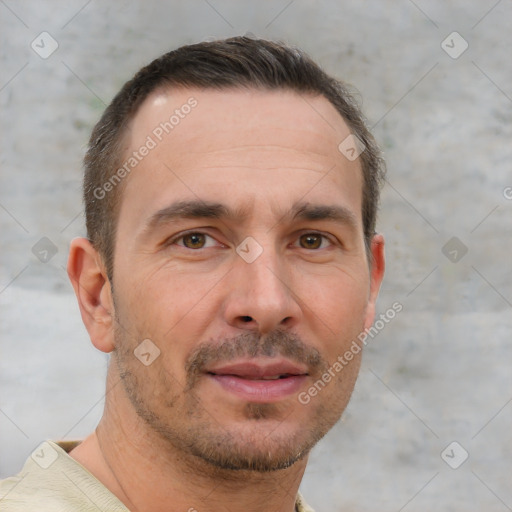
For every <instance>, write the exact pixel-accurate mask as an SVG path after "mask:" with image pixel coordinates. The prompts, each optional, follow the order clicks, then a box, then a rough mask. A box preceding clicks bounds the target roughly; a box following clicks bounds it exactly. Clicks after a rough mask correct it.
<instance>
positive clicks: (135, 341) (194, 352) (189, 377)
mask: <svg viewBox="0 0 512 512" xmlns="http://www.w3.org/2000/svg"><path fill="white" fill-rule="evenodd" d="M190 97H194V98H195V100H196V101H197V105H196V106H195V107H194V108H192V109H190V113H188V114H187V115H185V116H183V118H181V117H180V121H179V123H178V124H176V125H175V126H174V128H173V129H172V131H170V133H169V134H166V133H165V132H163V134H162V133H160V132H159V131H158V129H157V127H158V126H159V125H160V123H162V122H165V121H168V120H169V117H170V116H171V115H172V114H173V113H174V111H175V109H179V108H180V107H181V106H182V105H184V104H186V103H187V100H188V99H189V98H190ZM184 110H187V111H188V110H189V109H184ZM155 129H157V131H156V132H155ZM155 133H158V134H160V136H161V139H162V140H161V141H159V140H158V137H157V136H155ZM349 133H350V132H349V129H348V127H347V125H346V124H345V123H344V121H343V120H342V119H341V117H340V116H339V114H338V113H337V112H336V110H335V109H334V107H332V105H331V104H330V103H329V102H328V101H327V100H326V99H325V98H323V97H315V98H313V97H309V96H308V97H304V98H302V97H301V96H299V95H297V94H294V93H292V92H283V91H281V92H261V91H259V92H258V91H222V92H218V91H199V90H192V89H189V90H181V91H172V92H159V93H155V94H153V95H152V96H151V97H150V98H149V99H148V100H146V102H145V103H144V104H143V106H142V107H141V109H140V110H139V112H138V113H137V115H136V117H135V119H134V121H133V123H132V124H131V129H130V131H129V133H128V136H127V138H126V142H127V149H126V155H127V156H129V155H131V153H132V152H133V151H136V150H138V148H140V147H141V146H142V145H144V144H147V141H148V136H150V137H151V138H152V139H153V140H154V141H155V143H156V147H154V148H152V149H151V150H150V151H149V152H148V154H147V155H146V156H145V157H144V158H143V159H142V160H141V161H140V163H138V165H137V166H136V168H135V169H134V170H133V171H132V172H131V174H130V175H129V177H128V178H126V183H125V185H126V187H125V189H124V190H123V195H122V203H121V208H120V212H119V221H118V231H117V238H116V247H115V256H114V277H113V284H114V292H115V294H114V300H115V309H116V311H115V314H116V319H117V322H118V327H117V329H116V350H115V352H114V357H115V364H116V368H117V369H118V371H119V372H120V373H121V375H122V376H123V385H124V387H125V390H126V392H127V394H128V396H129V398H130V401H131V403H132V405H133V407H134V410H135V411H136V413H137V414H138V415H139V416H140V417H141V418H143V419H144V420H145V421H146V423H147V424H148V425H149V426H150V427H151V428H152V429H154V431H155V432H158V435H159V436H160V439H162V441H165V442H168V443H171V445H172V446H174V447H175V448H178V449H180V450H185V451H186V452H188V453H192V454H194V455H197V456H199V457H201V458H202V459H203V460H206V461H209V462H211V463H212V464H214V465H216V466H219V467H225V468H237V469H256V470H260V471H268V470H272V469H278V468H284V467H287V466H288V465H290V464H291V463H293V462H295V461H296V460H298V459H300V458H302V457H303V456H305V455H306V454H307V452H308V451H309V450H310V449H311V447H312V446H313V445H314V444H315V443H316V441H318V439H320V438H321V437H322V436H323V435H324V434H325V433H326V432H327V431H328V430H329V429H330V428H331V427H332V426H333V425H334V423H335V422H336V421H337V420H338V419H339V417H340V415H341V413H342V411H343V410H344V408H345V407H346V405H347V403H348V400H349V398H350V395H351V392H352V390H353V387H354V383H355V380H356V376H357V373H358V369H359V364H360V354H358V355H356V356H355V357H354V359H353V360H352V361H351V363H350V364H349V365H347V366H345V367H344V368H343V370H342V371H339V372H336V373H335V378H333V379H330V382H329V383H328V384H327V385H326V386H325V387H323V388H322V389H321V391H319V392H318V393H317V395H316V396H314V397H312V398H311V400H310V401H309V403H307V404H304V403H301V402H304V401H303V400H302V401H300V400H299V399H298V398H299V395H300V394H301V393H304V392H305V391H307V390H308V389H309V388H310V387H311V386H312V385H313V384H314V383H315V382H316V381H318V379H320V378H321V376H322V374H323V373H324V372H325V371H326V370H327V369H329V367H330V366H331V365H332V363H333V362H334V361H336V359H337V358H338V356H341V355H343V354H344V353H345V352H346V350H347V349H348V348H349V347H350V345H351V343H352V341H353V340H355V339H356V338H357V336H358V334H359V333H360V332H361V331H362V330H363V329H364V328H365V327H368V326H369V325H370V323H371V322H372V316H373V307H372V306H373V301H374V299H375V295H376V292H372V293H371V291H370V271H369V268H368V262H367V255H366V253H365V246H364V237H363V226H362V219H361V201H362V174H361V168H360V163H359V162H358V160H355V161H353V162H351V161H349V160H348V159H346V158H345V157H344V156H343V155H342V154H341V153H340V152H339V150H338V144H339V143H340V142H341V141H343V140H344V139H345V138H346V137H347V136H348V135H349ZM149 145H151V146H152V144H149ZM248 237H250V238H249V239H247V238H248ZM377 288H378V286H377ZM148 339H149V340H151V343H152V344H154V345H155V346H156V347H158V349H159V350H160V351H161V352H160V355H159V357H157V358H156V359H155V360H154V361H153V362H151V364H149V365H148V366H146V365H145V364H142V362H141V361H139V359H138V358H137V357H135V355H134V349H136V347H137V346H138V345H139V344H140V343H141V342H142V341H143V340H148ZM147 343H148V342H146V344H147ZM147 346H152V345H151V344H150V345H144V347H147ZM149 352H150V353H152V352H151V350H150V351H149ZM145 357H146V359H148V360H149V359H152V357H153V356H152V355H150V356H145Z"/></svg>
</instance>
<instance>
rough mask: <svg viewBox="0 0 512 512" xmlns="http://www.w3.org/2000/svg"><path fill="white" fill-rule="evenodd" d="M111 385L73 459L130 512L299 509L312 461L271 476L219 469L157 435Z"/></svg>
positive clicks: (119, 390) (304, 461)
mask: <svg viewBox="0 0 512 512" xmlns="http://www.w3.org/2000/svg"><path fill="white" fill-rule="evenodd" d="M108 380H109V381H110V380H111V376H109V379H108ZM111 384H112V383H111V382H108V389H110V392H109V393H108V394H107V402H106V405H105V413H104V415H103V418H102V420H101V422H100V424H99V425H98V427H97V429H96V431H95V432H94V433H93V434H91V435H90V436H89V437H87V438H86V439H85V440H84V441H83V442H82V443H81V444H80V445H79V446H78V447H77V448H75V449H74V450H73V451H72V452H71V453H70V455H71V456H72V457H73V458H74V459H75V460H77V461H78V462H79V463H80V464H82V465H83V466H84V467H85V468H86V469H87V470H88V471H89V472H91V473H92V474H93V475H94V476H95V477H96V478H97V479H98V480H99V481H100V482H101V483H103V485H105V487H107V488H108V489H109V490H110V491H111V492H112V493H113V494H114V495H116V496H117V498H118V499H119V500H120V501H121V502H123V503H124V504H125V506H126V507H127V508H128V509H129V510H130V511H131V512H142V511H144V512H164V511H165V512H178V511H180V512H183V511H185V510H186V511H190V512H193V511H194V510H198V511H201V512H210V511H211V512H213V511H216V512H218V511H222V510H226V511H228V510H233V507H234V508H236V509H238V510H244V511H247V512H256V511H261V510H275V511H278V512H293V511H294V510H295V499H296V495H297V491H298V488H299V484H300V481H301V479H302V476H303V474H304V470H305V468H306V463H307V457H306V458H304V459H302V460H300V461H298V462H296V463H295V464H294V465H293V466H291V467H290V468H287V469H283V470H278V471H272V472H268V473H260V472H255V471H235V470H229V469H222V468H217V467H214V466H212V465H211V464H210V463H208V462H206V461H203V460H202V459H200V458H199V457H196V456H194V455H192V454H190V453H185V452H183V451H182V450H180V449H178V448H176V447H175V446H174V445H172V444H171V443H170V442H169V441H168V440H164V439H163V438H162V437H161V436H160V435H159V434H158V433H156V432H154V431H152V429H151V428H150V427H148V425H147V424H146V423H145V422H144V421H143V420H141V419H140V418H139V417H138V416H137V414H136V413H135V411H134V410H133V408H132V406H131V403H130V402H129V400H128V398H127V397H126V395H125V393H124V390H123V389H122V387H123V386H122V384H121V385H120V386H117V385H115V383H114V386H112V385H111Z"/></svg>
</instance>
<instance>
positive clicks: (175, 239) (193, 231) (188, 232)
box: [162, 228, 225, 251]
mask: <svg viewBox="0 0 512 512" xmlns="http://www.w3.org/2000/svg"><path fill="white" fill-rule="evenodd" d="M196 233H197V234H198V235H204V236H205V237H209V238H211V239H212V240H215V242H217V244H219V245H222V246H225V244H223V243H222V242H219V241H218V240H217V239H216V238H215V237H214V236H213V235H210V234H209V233H208V232H206V231H204V228H203V229H188V230H186V231H180V232H179V233H177V234H176V235H173V236H172V237H170V238H167V239H166V240H165V241H164V242H163V243H162V246H166V247H168V246H171V245H174V244H176V242H178V241H179V240H181V239H182V238H185V237H186V236H187V235H192V234H196ZM178 246H179V247H184V248H185V249H190V248H189V247H186V246H185V245H178ZM209 248H210V247H200V248H199V249H190V250H192V251H200V250H201V249H209Z"/></svg>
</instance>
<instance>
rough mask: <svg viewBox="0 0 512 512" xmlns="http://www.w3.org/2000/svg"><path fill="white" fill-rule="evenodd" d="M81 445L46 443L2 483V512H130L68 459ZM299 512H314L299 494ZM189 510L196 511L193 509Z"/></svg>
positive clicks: (297, 503)
mask: <svg viewBox="0 0 512 512" xmlns="http://www.w3.org/2000/svg"><path fill="white" fill-rule="evenodd" d="M79 443H80V441H60V442H56V443H54V442H52V441H45V442H44V443H42V444H41V445H40V446H39V447H38V448H36V450H35V451H34V452H33V453H32V455H31V456H30V457H29V458H28V459H27V461H26V463H25V465H24V466H23V469H22V470H21V471H20V473H18V474H17V475H16V476H12V477H10V478H6V479H5V480H1V481H0V510H1V511H2V512H35V511H37V512H99V511H101V512H129V510H128V509H127V508H126V507H125V506H124V505H123V503H121V501H119V499H118V498H117V497H116V496H115V495H114V494H112V493H111V492H110V491H109V490H108V489H107V488H106V487H105V486H104V485H103V484H102V483H101V482H100V481H99V480H97V479H96V478H95V477H94V476H93V475H92V474H91V473H89V471H87V470H86V469H85V468H84V467H83V466H82V465H80V464H79V463H78V462H77V461H76V460H75V459H73V458H72V457H70V456H69V455H68V452H70V451H71V450H72V449H73V448H74V447H75V446H76V445H77V444H79ZM295 509H296V511H297V512H313V510H312V509H311V508H309V507H308V505H307V504H306V503H305V502H304V501H303V499H302V496H301V495H300V493H298V494H297V501H296V506H295ZM190 510H194V507H191V508H190Z"/></svg>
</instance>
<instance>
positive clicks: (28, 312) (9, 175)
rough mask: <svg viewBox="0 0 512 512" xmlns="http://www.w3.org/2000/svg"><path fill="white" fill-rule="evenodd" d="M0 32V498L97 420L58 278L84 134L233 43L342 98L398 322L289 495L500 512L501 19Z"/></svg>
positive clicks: (147, 7) (507, 220) (509, 110)
mask: <svg viewBox="0 0 512 512" xmlns="http://www.w3.org/2000/svg"><path fill="white" fill-rule="evenodd" d="M0 19H1V25H0V39H1V47H0V48H1V49H0V52H1V59H2V60H1V62H2V65H1V78H0V104H1V130H2V131H1V137H0V144H1V173H2V174H1V189H0V226H1V241H0V243H1V251H0V260H1V274H0V315H1V331H0V335H1V338H0V343H1V344H0V350H1V352H0V354H1V359H0V433H1V440H0V474H1V476H6V475H8V474H11V473H13V472H16V471H18V470H19V468H20V466H21V464H22V462H23V461H24V459H25V458H26V457H27V456H28V455H29V453H30V452H31V450H32V449H33V448H35V447H36V446H37V445H38V444H39V442H40V440H42V439H45V438H51V439H55V438H61V437H63V436H66V437H81V436H84V435H86V434H87V433H89V432H90V431H91V430H92V429H93V428H94V427H95V425H96V422H97V421H98V419H99V417H100V415H101V411H102V403H103V394H104V391H103V389H104V377H105V368H106V362H107V361H106V359H105V357H104V356H103V355H102V354H100V353H98V352H96V351H95V349H94V348H93V347H92V346H91V345H90V343H89V340H88V337H87V334H86V331H85V329H84V328H83V326H82V323H81V320H80V316H79V313H78V307H77V305H76V302H75V298H74V296H73V294H72V289H71V286H70V284H69V283H68V279H67V276H66V274H65V271H64V267H65V265H66V259H67V249H68V245H69V241H70V240H71V238H73V237H74V236H78V235H83V233H84V230H83V218H82V215H81V204H80V180H81V174H80V172H81V170H80V166H81V158H82V156H83V152H84V145H85V143H86V140H87V138H88V135H89V132H90V129H91V127H92V126H93V124H94V123H95V121H96V120H97V119H98V118H99V115H100V113H101V111H102V109H103V108H104V104H105V103H108V102H109V101H110V99H111V98H112V96H113V94H114V93H115V92H116V91H117V89H118V88H119V87H120V86H121V84H122V83H123V82H124V81H125V80H126V79H128V78H129V77H130V76H131V75H132V74H133V73H134V72H135V71H136V70H137V69H138V68H139V67H140V66H141V65H143V64H145V63H147V62H148V61H149V60H150V59H152V58H154V57H156V56H158V55H159V54H160V53H162V52H164V51H167V50H169V49H172V48H175V47H177V46H180V45H182V44H186V43H191V42H197V41H199V40H204V39H206V38H212V37H227V36H231V35H236V34H244V33H245V32H247V31H250V32H252V33H254V34H255V35H257V36H261V37H268V38H274V39H275V38H277V39H283V40H285V41H288V42H291V43H294V44H298V45H299V46H301V47H303V48H304V49H305V50H307V51H308V52H309V53H310V54H311V55H312V56H313V57H314V58H315V59H317V61H318V62H319V63H321V64H322V65H323V66H324V67H325V68H326V69H327V70H328V71H329V72H331V73H332V74H334V75H336V76H338V77H340V78H343V79H345V80H348V81H349V82H351V83H353V84H354V85H355V86H356V87H357V88H358V89H359V91H360V92H361V98H362V101H363V108H364V110H365V111H366V113H367V116H368V118H369V120H370V124H371V125H372V126H373V127H374V132H375V134H376V136H377V138H378V140H379V141H380V143H381V144H382V146H383V147H384V149H385V152H386V158H387V162H388V168H389V174H388V182H387V184H386V186H385V189H384V191H383V202H382V211H381V215H380V221H379V230H380V231H382V232H383V233H384V235H385V236H386V239H387V262H388V267H387V276H386V279H385V283H384V286H383V290H382V293H381V297H380V310H381V311H382V312H383V311H385V310H386V309H387V308H388V307H389V306H390V305H391V304H392V303H393V302H395V301H399V302H400V303H402V304H403V311H402V312H401V313H400V314H399V315H397V316H396V318H395V319H394V320H393V321H392V322H390V323H389V324H387V325H386V326H385V328H384V329H382V330H381V332H380V333H379V335H378V336H376V337H375V338H374V339H372V340H370V342H369V343H368V346H367V349H366V354H365V358H364V362H363V368H362V371H361V375H360V377H359V380H358V383H357V386H356V390H355V393H354V396H353V398H352V401H351V403H350V405H349V407H348V409H347V410H346V412H345V414H344V416H343V418H342V420H341V422H340V423H339V424H338V425H337V426H336V427H335V428H334V429H333V430H332V431H331V433H330V434H329V435H328V436H327V437H326V438H325V439H324V440H323V441H322V442H321V443H320V444H319V445H318V447H317V448H316V449H315V450H314V453H313V454H312V456H311V460H310V465H309V467H308V470H307V473H306V476H305V478H304V481H303V484H302V491H303V493H304V494H305V495H306V497H307V499H308V501H309V502H310V503H311V505H312V506H313V507H314V508H316V510H317V512H327V511H333V510H339V511H342V510H360V511H375V510H380V511H401V510H404V511H413V510H415V511H431V510H434V509H435V510H443V511H444V512H448V511H461V510H465V511H479V512H481V511H482V510H485V511H486V512H492V511H496V512H498V511H505V510H512V485H511V483H512V482H511V477H510V475H511V474H512V462H511V461H512V446H511V444H512V443H511V434H510V431H511V430H510V425H511V420H512V402H511V401H512V371H511V363H512V349H511V343H510V340H511V330H512V329H511V327H512V315H511V312H512V310H511V307H512V270H511V256H510V255H511V254H512V237H511V230H512V220H511V214H512V188H510V187H512V172H511V144H510V142H511V140H512V138H511V135H512V134H511V131H512V129H511V120H512V85H511V84H512V72H511V65H510V56H511V50H510V49H511V43H512V30H511V29H510V28H511V20H512V3H511V2H510V0H502V1H496V0H489V1H487V0H486V1H466V2H462V1H458V2H455V1H454V2H443V1H440V0H437V1H430V2H427V1H423V0H422V1H420V0H416V1H415V2H413V1H412V0H411V1H407V0H402V1H398V0H396V1H391V0H387V1H376V0H374V1H355V0H353V1H339V2H334V1H331V2H322V3H320V2H313V1H305V0H302V1H301V0H296V1H292V2H288V1H287V0H283V1H274V2H259V3H258V2H248V1H240V2H234V1H231V2H229V1H220V0H209V1H208V2H207V1H191V2H186V3H185V2H178V1H173V2H158V1H156V0H151V1H145V2H129V1H122V0H116V1H111V2H108V3H107V2H99V1H94V0H93V1H92V2H85V1H84V0H77V1H67V2H64V1H61V2H56V1H55V2H46V3H43V2H39V1H37V0H30V1H24V2H21V1H15V0H2V1H1V2H0ZM44 31H46V32H48V33H49V34H51V36H52V37H53V38H54V39H55V40H56V41H57V43H58V48H57V50H56V51H55V52H54V53H53V54H52V55H50V56H48V58H46V59H43V58H42V57H41V56H39V55H38V54H37V53H36V51H34V50H33V49H32V48H31V42H32V41H35V43H34V46H35V48H36V49H37V50H38V51H39V52H40V53H43V56H46V55H44V52H48V51H49V50H51V41H50V40H49V39H45V40H44V42H43V43H41V37H47V36H40V37H38V36H39V34H40V33H41V32H44ZM454 31H456V32H458V34H460V36H461V37H462V39H460V38H459V36H457V35H453V34H452V33H453V32H454ZM443 40H446V41H445V43H444V44H442V42H443ZM43 44H44V48H42V46H43ZM466 44H467V45H468V48H467V49H466V50H465V51H464V52H463V53H461V54H460V55H459V53H460V52H461V51H462V50H463V49H464V47H465V45H466ZM36 45H39V47H37V46H36ZM450 54H451V55H450ZM43 237H47V238H48V239H49V240H51V244H48V242H44V241H43V242H39V241H40V240H41V238H43ZM453 237H456V239H453ZM38 242H39V244H43V245H36V249H35V250H33V247H34V245H35V244H37V243H38ZM45 243H46V244H47V245H46V246H45V245H44V244H45ZM41 250H47V251H49V252H48V253H47V254H46V258H50V256H52V250H57V252H56V254H55V255H53V256H52V257H51V259H49V261H47V262H46V263H45V262H44V261H40V260H39V259H38V258H37V257H36V254H34V253H38V251H41ZM466 250H467V253H465V254H464V252H465V251H466ZM44 256H45V253H40V254H39V257H42V258H43V259H44ZM453 441H456V442H457V443H458V445H455V448H453V446H452V447H450V448H449V449H448V450H447V451H445V452H444V460H443V456H442V455H441V453H442V452H443V450H444V449H445V448H446V447H447V446H448V445H449V444H450V443H452V442H453ZM452 449H453V451H452ZM465 452H467V453H468V454H469V458H468V459H467V460H466V461H465V462H464V463H463V464H461V465H460V466H459V467H458V468H457V469H452V468H451V467H450V466H449V465H448V464H447V462H449V463H450V464H451V465H452V466H456V465H457V464H459V463H460V462H461V461H462V460H463V456H464V454H465Z"/></svg>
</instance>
